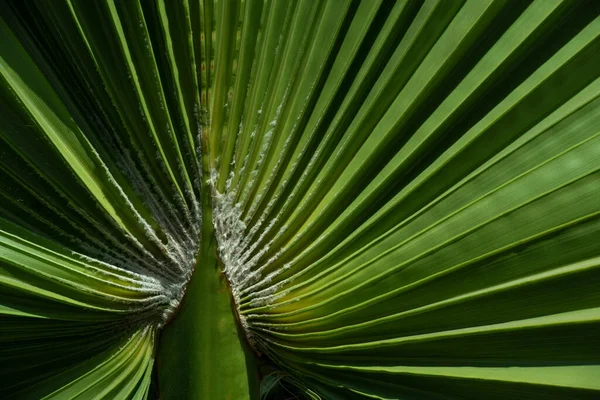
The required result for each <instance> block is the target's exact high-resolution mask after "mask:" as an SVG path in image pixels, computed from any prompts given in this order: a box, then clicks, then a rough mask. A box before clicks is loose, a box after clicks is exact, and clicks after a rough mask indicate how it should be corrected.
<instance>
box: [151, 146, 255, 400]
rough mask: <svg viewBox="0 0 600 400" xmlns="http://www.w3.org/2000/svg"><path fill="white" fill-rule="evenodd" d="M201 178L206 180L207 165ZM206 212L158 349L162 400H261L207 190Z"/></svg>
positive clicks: (203, 198) (203, 208)
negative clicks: (194, 256)
mask: <svg viewBox="0 0 600 400" xmlns="http://www.w3.org/2000/svg"><path fill="white" fill-rule="evenodd" d="M207 158H208V157H204V160H206V159H207ZM206 163H207V160H206ZM203 175H204V176H205V177H206V176H208V166H207V165H203ZM202 212H203V215H202V225H203V227H202V246H201V251H200V254H199V257H198V263H197V265H196V268H195V271H194V274H193V276H192V279H191V281H190V283H189V285H188V289H187V293H186V295H185V297H184V298H183V302H182V305H181V307H180V310H179V313H178V314H177V315H176V316H175V317H174V319H173V320H172V322H171V323H170V324H168V325H167V326H166V327H165V329H164V330H163V333H162V335H161V338H160V344H159V346H158V348H159V354H158V357H157V369H158V381H159V385H158V386H159V387H158V389H159V391H160V398H161V399H211V400H244V399H254V398H258V391H259V389H258V370H257V367H256V360H255V357H254V354H253V352H252V350H251V349H250V348H249V346H248V344H247V342H246V339H245V338H244V337H243V334H242V335H240V334H241V329H238V325H237V316H236V315H235V310H234V305H233V303H232V299H231V296H230V290H229V287H228V284H227V282H226V280H225V278H224V276H223V274H222V273H221V271H220V268H219V262H218V259H217V243H216V238H215V234H214V227H213V225H212V200H211V193H210V189H209V188H206V187H205V188H203V190H202Z"/></svg>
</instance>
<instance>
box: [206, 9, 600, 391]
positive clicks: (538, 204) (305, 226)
mask: <svg viewBox="0 0 600 400" xmlns="http://www.w3.org/2000/svg"><path fill="white" fill-rule="evenodd" d="M243 4H244V7H243V9H240V11H239V12H238V15H239V17H237V18H231V20H232V21H234V20H237V19H239V20H240V21H241V27H239V26H236V25H235V24H233V23H231V24H227V23H223V25H222V26H221V27H219V25H218V21H220V19H219V18H217V19H216V21H217V35H216V49H217V50H216V56H215V58H216V61H215V66H214V69H215V71H216V73H215V75H214V79H215V81H214V82H213V83H212V86H211V87H212V90H213V97H212V103H211V105H212V109H211V113H210V116H211V131H210V136H209V137H210V143H211V148H210V150H211V154H212V160H213V163H214V164H213V165H214V172H213V177H212V182H213V187H214V188H216V193H215V205H214V210H213V220H214V221H215V226H216V229H217V238H218V239H219V245H220V255H221V259H222V260H223V262H224V270H225V272H226V274H227V275H228V277H229V280H230V282H231V283H232V286H233V288H234V296H235V298H236V301H237V304H238V306H239V309H240V314H241V315H242V320H243V321H242V322H243V326H244V327H245V329H246V331H247V334H248V335H249V337H250V338H251V340H252V342H253V343H254V346H255V348H256V349H257V350H258V351H259V352H261V353H264V354H266V355H267V356H268V357H270V358H271V359H272V360H274V361H275V362H276V363H277V365H279V366H280V367H281V368H282V369H284V371H286V372H287V373H289V375H290V376H292V377H294V378H296V379H299V380H300V381H301V382H303V384H304V385H305V386H306V387H308V388H310V389H311V390H313V391H314V392H316V393H317V394H318V395H320V396H321V397H322V398H325V399H353V398H360V399H362V398H378V399H398V398H400V399H438V398H439V399H442V398H444V399H445V398H461V399H462V398H465V399H466V398H469V399H470V398H472V399H481V398H485V399H496V398H497V399H506V398H519V399H557V398H573V399H587V398H589V399H593V398H597V397H598V395H599V393H600V392H599V391H600V379H598V378H599V377H600V363H599V360H600V339H599V338H598V335H597V334H596V333H597V332H598V329H599V328H600V324H599V322H600V320H599V318H600V308H599V307H600V297H599V296H598V287H599V283H600V280H599V279H600V269H599V266H600V259H599V258H598V256H599V255H600V242H598V237H599V233H600V232H599V229H600V220H599V219H598V218H599V212H600V203H599V202H598V201H597V200H598V195H599V194H600V180H599V179H600V175H599V170H598V162H597V160H598V156H599V155H600V130H599V128H598V126H599V122H600V98H599V95H600V68H599V67H598V66H599V65H600V37H599V35H600V18H599V13H600V11H599V7H598V5H599V4H598V3H597V2H572V1H564V2H561V1H533V2H512V1H481V0H477V1H465V2H461V1H439V2H437V1H424V2H411V1H406V2H402V1H398V2H384V1H381V2H378V1H366V2H335V1H326V2H314V3H311V2H277V1H274V2H272V3H269V4H268V5H265V6H264V7H263V8H262V9H261V10H260V12H259V10H258V8H259V7H258V6H256V7H255V3H253V2H245V3H243ZM223 12H224V14H222V15H223V18H226V16H225V11H223ZM234 37H235V38H236V40H237V41H238V43H240V44H239V50H237V48H236V51H234V50H232V49H229V48H228V47H226V46H224V45H222V44H221V43H228V42H229V40H232V41H233V38H234ZM227 51H229V53H226V52H227ZM224 68H226V69H227V70H228V71H230V73H229V74H226V73H223V69H224ZM219 74H222V75H219ZM220 76H222V78H220ZM219 79H222V80H219ZM226 91H227V94H225V92H226ZM221 99H223V100H221Z"/></svg>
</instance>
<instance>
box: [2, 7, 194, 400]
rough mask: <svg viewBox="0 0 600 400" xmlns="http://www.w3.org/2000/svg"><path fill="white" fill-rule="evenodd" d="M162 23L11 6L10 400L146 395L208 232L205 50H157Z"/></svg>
mask: <svg viewBox="0 0 600 400" xmlns="http://www.w3.org/2000/svg"><path fill="white" fill-rule="evenodd" d="M148 6H150V5H148ZM176 11H179V10H172V12H173V13H175V12H176ZM165 12H166V11H165V10H162V9H161V10H160V11H157V10H154V9H146V8H144V7H142V4H141V3H140V2H118V1H114V2H113V1H106V2H104V1H103V2H94V3H89V2H85V1H58V2H34V1H26V2H20V1H10V2H3V3H2V4H1V5H0V16H1V19H0V90H1V95H0V102H1V106H0V108H1V110H2V111H1V113H0V182H1V185H0V204H1V207H0V364H1V367H0V382H2V383H1V384H0V397H2V398H5V397H9V398H17V399H40V398H42V397H44V398H46V397H47V398H56V399H67V398H68V399H74V398H81V399H91V398H107V399H142V398H145V397H146V396H147V393H148V388H149V385H150V380H151V376H152V369H153V362H154V353H155V342H156V338H157V331H158V329H159V328H160V327H161V326H162V325H164V323H165V322H166V320H168V319H169V318H171V317H172V314H173V312H174V311H175V308H176V307H177V306H178V304H179V301H180V300H181V297H182V295H183V293H184V287H185V285H186V284H187V281H188V280H189V278H190V275H191V272H192V270H193V268H194V265H195V263H196V257H197V253H198V250H199V246H200V233H201V210H200V201H199V193H200V192H199V190H200V173H201V172H200V169H199V154H198V147H199V146H200V141H199V119H198V115H197V114H198V112H197V111H195V110H197V109H198V108H199V106H198V101H199V100H198V99H199V97H198V93H199V90H198V86H197V83H196V82H197V80H196V78H195V77H196V75H195V74H194V73H193V71H194V54H193V53H194V52H193V49H192V48H191V45H190V46H189V47H190V48H187V47H185V46H179V47H178V48H177V51H175V50H173V52H172V53H170V57H168V58H165V57H163V53H162V52H163V49H164V48H168V46H167V45H165V44H160V45H157V47H154V46H151V45H150V44H151V41H152V40H158V39H157V38H158V37H162V36H159V35H162V34H164V32H163V31H164V30H166V29H170V26H169V25H168V24H166V23H165V22H164V21H163V20H161V19H160V18H159V17H160V16H162V15H164V13H165ZM176 15H177V17H178V18H181V20H182V21H183V22H185V21H188V22H189V15H187V16H186V14H185V13H179V14H176ZM186 18H187V19H186ZM134 22H135V23H134ZM190 32H191V30H188V34H190ZM184 37H185V36H184ZM161 43H162V42H161ZM156 52H159V53H158V55H159V56H158V57H156ZM179 64H181V65H182V67H181V70H182V71H181V72H178V71H180V70H179V69H178V65H179ZM174 90H176V91H177V94H171V93H172V91H174ZM167 94H168V95H167Z"/></svg>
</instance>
